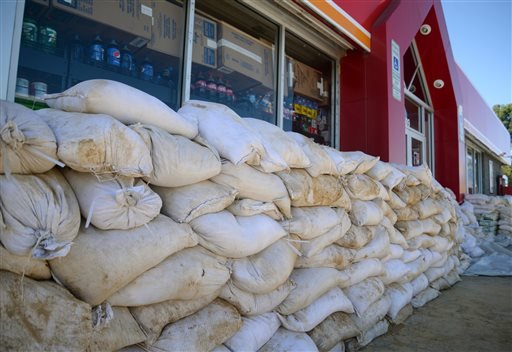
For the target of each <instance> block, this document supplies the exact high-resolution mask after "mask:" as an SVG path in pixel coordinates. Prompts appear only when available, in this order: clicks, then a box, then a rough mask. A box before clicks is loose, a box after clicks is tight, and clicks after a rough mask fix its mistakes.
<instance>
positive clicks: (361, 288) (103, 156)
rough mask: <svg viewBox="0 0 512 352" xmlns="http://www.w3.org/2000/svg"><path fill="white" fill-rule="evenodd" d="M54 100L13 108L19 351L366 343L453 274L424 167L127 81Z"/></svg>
mask: <svg viewBox="0 0 512 352" xmlns="http://www.w3.org/2000/svg"><path fill="white" fill-rule="evenodd" d="M47 103H48V105H49V106H51V107H52V109H45V110H40V111H38V112H37V113H36V112H32V111H30V110H28V109H25V108H23V107H21V106H18V105H16V104H11V103H8V102H1V116H0V125H1V126H0V128H1V143H2V149H1V151H2V152H1V155H0V168H1V169H0V171H1V172H2V175H0V191H1V192H0V210H1V213H0V214H1V219H0V220H1V224H0V225H2V226H0V231H1V232H0V240H1V242H2V245H3V246H2V247H0V249H1V255H2V260H1V261H0V263H1V266H0V269H1V270H2V271H1V272H0V275H2V283H4V282H5V283H6V284H5V285H4V284H3V285H2V287H1V288H0V292H1V297H0V312H1V316H2V322H1V324H2V326H1V328H2V329H1V332H0V335H1V337H0V343H1V344H2V346H4V347H5V348H6V350H35V349H45V350H46V349H52V350H73V351H74V350H76V351H80V350H88V351H99V350H102V351H106V350H112V351H114V350H119V349H123V350H125V351H143V350H155V351H162V350H164V351H192V350H193V351H210V350H215V351H249V350H254V351H256V350H261V351H279V350H303V351H316V350H320V351H329V350H331V349H335V350H342V349H344V348H345V347H347V348H348V349H352V350H354V349H357V348H359V347H360V346H364V345H366V344H368V343H369V342H370V341H371V340H372V339H373V338H375V337H376V336H379V335H381V334H383V333H385V332H386V331H387V329H388V326H389V324H390V323H391V324H397V323H400V322H402V321H403V320H404V319H406V318H407V317H408V316H409V315H410V314H412V310H413V308H417V307H420V306H422V305H424V304H425V303H426V302H428V301H430V300H432V299H434V298H435V297H437V296H438V295H439V290H441V289H445V288H448V287H450V286H451V285H453V284H454V283H455V282H457V281H458V280H459V277H458V274H457V268H458V267H459V264H460V262H459V259H458V258H459V256H460V249H459V244H460V243H461V242H462V240H463V236H462V235H461V231H460V228H461V226H462V220H461V219H460V215H459V214H460V210H458V205H457V203H456V201H455V199H454V197H453V195H452V194H450V193H449V192H448V191H447V190H445V189H443V187H441V186H440V185H439V184H438V183H437V182H436V181H435V180H434V179H433V178H432V175H431V173H430V171H429V170H428V169H427V168H424V167H416V168H412V167H404V166H402V165H394V164H389V163H384V162H382V161H379V160H378V158H376V157H372V156H369V155H366V154H364V153H361V152H345V153H344V152H339V151H337V150H334V149H332V148H329V147H325V146H320V145H317V144H315V143H313V142H312V141H311V140H309V139H307V138H305V137H304V136H302V135H300V134H296V133H292V132H283V131H282V130H281V129H279V128H278V127H276V126H273V125H271V124H268V123H266V122H263V121H260V120H255V119H250V118H243V119H242V118H240V117H239V116H238V115H236V113H234V112H233V111H232V110H231V109H229V108H227V107H226V106H223V105H219V104H214V103H205V102H198V101H190V102H188V103H186V104H185V105H184V106H183V107H182V108H181V109H180V110H179V111H178V112H174V111H172V110H171V109H169V108H168V107H167V106H165V105H164V104H163V103H161V102H160V101H158V100H156V99H155V98H153V97H151V96H149V95H147V94H145V93H143V92H140V91H137V90H136V89H134V88H131V87H128V86H125V85H123V84H121V83H118V82H112V81H105V80H92V81H86V82H83V83H80V84H78V85H76V86H74V87H72V88H70V89H69V90H67V91H65V92H63V93H59V94H54V95H50V96H47ZM56 164H57V165H60V166H54V165H56ZM63 164H65V165H66V167H65V168H61V166H63ZM41 311H44V312H45V313H44V314H40V312H41Z"/></svg>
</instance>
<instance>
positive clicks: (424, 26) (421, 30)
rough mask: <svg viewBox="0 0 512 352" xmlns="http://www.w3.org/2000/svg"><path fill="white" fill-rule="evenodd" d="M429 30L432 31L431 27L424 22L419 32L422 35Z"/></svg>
mask: <svg viewBox="0 0 512 352" xmlns="http://www.w3.org/2000/svg"><path fill="white" fill-rule="evenodd" d="M430 32H432V27H430V26H429V25H428V24H424V25H423V26H421V27H420V33H421V34H423V35H429V34H430Z"/></svg>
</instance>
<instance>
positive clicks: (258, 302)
mask: <svg viewBox="0 0 512 352" xmlns="http://www.w3.org/2000/svg"><path fill="white" fill-rule="evenodd" d="M294 288H295V283H293V282H292V281H290V280H288V281H286V282H285V283H284V284H282V285H281V286H279V287H278V288H276V289H275V290H274V291H272V292H270V293H266V294H261V295H257V294H253V293H249V292H246V291H242V290H240V289H239V288H237V287H236V286H235V285H233V283H232V282H231V281H228V283H227V284H226V285H225V286H224V288H223V289H222V291H221V293H220V295H219V297H220V298H222V299H224V300H226V301H228V302H229V303H231V304H232V305H234V306H235V307H236V308H237V309H238V311H239V312H240V313H241V314H243V315H245V316H253V315H259V314H263V313H267V312H270V311H272V310H274V309H275V308H276V307H277V306H278V305H279V304H281V302H283V300H284V299H285V298H286V297H287V296H288V295H289V294H290V292H291V291H292V290H293V289H294Z"/></svg>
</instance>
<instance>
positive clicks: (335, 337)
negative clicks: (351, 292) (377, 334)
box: [308, 312, 361, 352]
mask: <svg viewBox="0 0 512 352" xmlns="http://www.w3.org/2000/svg"><path fill="white" fill-rule="evenodd" d="M360 333H361V332H360V331H359V329H358V328H357V327H356V325H355V324H354V323H353V322H352V319H351V318H350V315H348V314H347V313H343V312H335V313H333V314H331V315H330V316H328V317H327V318H325V319H324V320H323V321H322V322H321V323H320V324H318V325H317V326H316V327H315V328H314V329H313V330H311V331H310V332H309V333H308V334H309V337H311V339H312V340H313V341H314V342H315V344H316V346H317V347H318V350H319V351H321V352H326V351H329V350H331V348H333V347H334V346H335V345H336V344H337V343H338V342H340V341H341V343H342V344H343V340H346V339H349V338H351V337H354V336H356V335H359V334H360Z"/></svg>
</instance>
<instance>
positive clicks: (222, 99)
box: [217, 76, 226, 104]
mask: <svg viewBox="0 0 512 352" xmlns="http://www.w3.org/2000/svg"><path fill="white" fill-rule="evenodd" d="M217 97H218V102H219V103H221V104H225V103H226V85H225V84H224V81H223V80H222V77H220V76H219V79H218V80H217Z"/></svg>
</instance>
